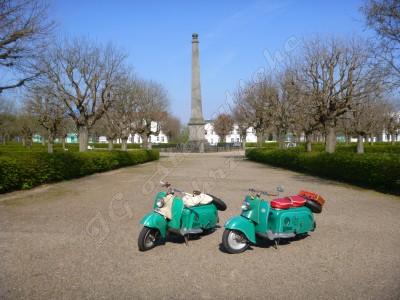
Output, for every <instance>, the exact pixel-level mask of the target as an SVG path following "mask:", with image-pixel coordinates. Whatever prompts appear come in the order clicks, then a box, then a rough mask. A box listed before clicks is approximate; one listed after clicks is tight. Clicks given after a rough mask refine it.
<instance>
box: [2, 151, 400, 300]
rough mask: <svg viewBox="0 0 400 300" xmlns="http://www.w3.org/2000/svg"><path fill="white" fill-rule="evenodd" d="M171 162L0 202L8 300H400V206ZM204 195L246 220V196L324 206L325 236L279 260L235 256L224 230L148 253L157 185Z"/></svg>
mask: <svg viewBox="0 0 400 300" xmlns="http://www.w3.org/2000/svg"><path fill="white" fill-rule="evenodd" d="M242 155H243V153H216V154H203V155H201V154H179V155H176V156H175V155H171V154H170V155H166V154H165V156H163V157H162V159H161V161H160V162H152V163H146V164H143V165H139V166H135V167H129V168H124V169H120V170H116V171H111V172H107V173H103V174H96V175H92V176H88V177H85V178H82V179H77V180H71V181H67V182H61V183H57V184H53V185H46V186H42V187H39V188H36V189H33V190H30V191H22V192H15V193H10V194H6V195H2V196H0V299H18V298H25V299H82V298H88V299H128V298H129V299H160V298H163V299H184V298H185V299H194V298H204V299H265V298H274V299H275V298H283V299H294V298H296V299H350V298H351V299H366V298H368V299H399V298H400V233H399V229H400V201H399V200H400V199H399V197H395V196H391V195H385V194H382V193H378V192H374V191H371V190H365V189H361V188H357V187H353V186H350V185H346V184H342V183H337V182H333V181H329V180H322V179H319V178H316V177H312V176H306V175H303V174H299V173H296V172H291V171H286V170H282V169H277V168H273V167H269V166H265V165H262V164H257V163H254V162H249V161H246V160H244V159H243V157H242ZM162 178H166V179H167V180H168V181H170V182H172V183H173V184H174V186H175V187H177V188H180V189H184V190H187V191H190V190H193V189H199V188H201V189H205V190H206V191H207V192H210V193H212V194H214V195H216V196H220V197H221V198H222V199H224V200H225V201H226V203H227V204H228V209H227V210H226V211H224V212H221V213H220V224H221V226H223V224H224V222H225V221H226V220H227V219H228V218H229V217H230V216H233V215H236V214H238V213H239V211H240V205H241V202H242V200H243V198H244V196H245V194H246V191H247V189H248V188H256V189H263V190H269V191H273V190H274V188H275V187H276V186H277V185H280V184H282V185H284V186H285V194H293V193H296V192H298V191H299V190H300V189H309V190H313V191H316V192H318V193H320V194H321V195H323V196H324V197H325V198H326V199H327V203H326V205H325V206H324V210H323V212H322V214H319V215H316V221H317V229H316V231H315V232H313V233H311V234H310V236H308V237H306V238H304V239H301V240H291V241H288V242H287V243H285V244H282V245H280V246H279V247H278V249H274V248H273V247H272V246H271V244H269V243H262V244H261V245H257V246H252V247H251V249H249V250H247V251H246V252H245V253H243V254H238V255H229V254H226V253H224V252H223V251H222V250H221V248H220V243H221V236H222V232H223V228H220V229H218V230H217V231H216V232H214V233H212V234H209V235H206V236H202V237H201V238H199V239H192V240H190V242H189V246H185V244H184V243H183V240H182V239H179V238H178V239H173V240H170V241H168V242H167V243H166V244H165V245H161V246H158V247H156V248H154V249H152V250H150V251H148V252H144V253H141V252H139V251H138V248H137V237H138V234H139V231H140V229H141V226H140V225H139V220H140V218H141V217H142V216H143V215H144V214H145V213H147V212H149V211H150V210H151V206H152V201H153V197H154V194H155V192H156V191H157V190H159V187H158V185H157V182H158V181H159V180H160V179H162Z"/></svg>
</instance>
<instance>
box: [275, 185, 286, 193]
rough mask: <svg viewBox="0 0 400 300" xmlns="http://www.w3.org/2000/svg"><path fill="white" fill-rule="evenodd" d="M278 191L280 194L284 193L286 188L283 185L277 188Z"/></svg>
mask: <svg viewBox="0 0 400 300" xmlns="http://www.w3.org/2000/svg"><path fill="white" fill-rule="evenodd" d="M276 190H277V191H278V192H279V193H282V192H283V191H284V188H283V186H282V185H278V186H277V187H276Z"/></svg>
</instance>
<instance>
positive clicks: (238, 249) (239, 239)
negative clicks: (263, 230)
mask: <svg viewBox="0 0 400 300" xmlns="http://www.w3.org/2000/svg"><path fill="white" fill-rule="evenodd" d="M222 245H223V246H224V248H225V250H226V251H227V252H228V253H231V254H237V253H242V252H243V251H245V250H246V249H247V248H249V242H248V241H247V239H246V237H245V236H244V234H243V233H241V232H240V231H237V230H230V229H225V231H224V234H223V235H222Z"/></svg>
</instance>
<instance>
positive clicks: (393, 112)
mask: <svg viewBox="0 0 400 300" xmlns="http://www.w3.org/2000/svg"><path fill="white" fill-rule="evenodd" d="M399 111H400V109H399V105H398V103H396V102H395V101H391V102H388V103H387V104H386V113H385V129H386V133H387V134H388V135H389V136H390V139H391V142H392V144H393V143H394V142H395V141H396V139H397V136H398V134H399V131H400V112H399Z"/></svg>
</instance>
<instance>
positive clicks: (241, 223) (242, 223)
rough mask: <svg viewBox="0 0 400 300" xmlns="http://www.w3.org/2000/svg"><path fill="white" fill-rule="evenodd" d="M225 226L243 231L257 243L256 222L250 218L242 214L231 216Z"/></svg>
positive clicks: (250, 239)
mask: <svg viewBox="0 0 400 300" xmlns="http://www.w3.org/2000/svg"><path fill="white" fill-rule="evenodd" d="M224 226H225V228H226V229H231V230H237V231H240V232H242V233H243V234H244V235H245V236H246V238H247V239H248V240H249V241H250V242H252V243H254V244H255V243H256V231H255V226H254V223H253V222H252V221H250V220H249V219H246V218H245V217H242V216H235V217H233V218H230V219H229V220H228V221H227V222H226V223H225V225H224Z"/></svg>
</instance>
